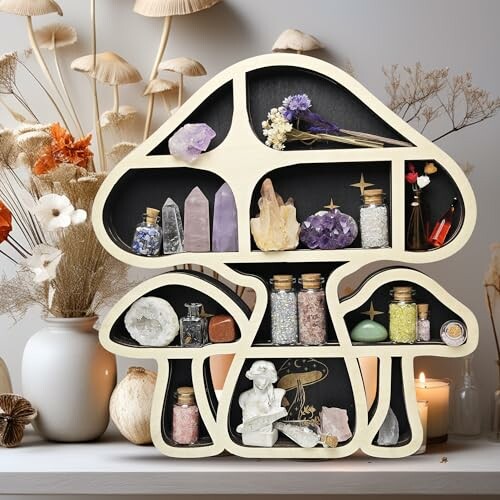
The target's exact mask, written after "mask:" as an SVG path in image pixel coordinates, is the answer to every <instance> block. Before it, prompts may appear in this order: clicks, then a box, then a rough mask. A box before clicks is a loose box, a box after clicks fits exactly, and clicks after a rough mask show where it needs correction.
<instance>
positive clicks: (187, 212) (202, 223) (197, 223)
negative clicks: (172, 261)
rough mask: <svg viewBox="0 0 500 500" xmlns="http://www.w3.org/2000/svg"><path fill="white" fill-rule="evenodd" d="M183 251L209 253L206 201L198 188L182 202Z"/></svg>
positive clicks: (208, 222) (208, 221) (208, 224)
mask: <svg viewBox="0 0 500 500" xmlns="http://www.w3.org/2000/svg"><path fill="white" fill-rule="evenodd" d="M184 251H185V252H210V219H209V208H208V200H207V197H206V196H205V195H204V194H203V192H202V191H201V189H200V188H199V187H198V186H196V187H195V188H194V189H193V190H192V191H191V192H190V193H189V196H188V197H187V198H186V201H185V202H184Z"/></svg>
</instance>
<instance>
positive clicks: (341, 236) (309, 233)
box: [300, 209, 358, 250]
mask: <svg viewBox="0 0 500 500" xmlns="http://www.w3.org/2000/svg"><path fill="white" fill-rule="evenodd" d="M357 235H358V226H357V224H356V221H355V220H354V219H353V218H352V217H351V216H350V215H348V214H344V213H343V212H341V211H340V210H338V209H334V210H328V211H325V210H322V211H320V212H317V213H315V214H313V215H310V216H309V217H308V218H307V219H306V220H305V221H304V222H303V223H302V225H301V228H300V241H302V243H304V245H306V246H307V248H310V249H315V248H319V249H321V250H335V249H337V248H345V247H348V246H349V245H351V244H352V242H353V241H354V240H355V239H356V236H357Z"/></svg>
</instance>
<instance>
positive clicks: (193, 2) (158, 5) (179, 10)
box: [134, 0, 221, 139]
mask: <svg viewBox="0 0 500 500" xmlns="http://www.w3.org/2000/svg"><path fill="white" fill-rule="evenodd" d="M220 1H221V0H135V4H134V12H136V13H137V14H140V15H141V16H146V17H160V18H163V29H162V33H161V38H160V44H159V46H158V51H157V53H156V57H155V60H154V63H153V67H152V68H151V74H150V76H149V81H151V80H153V79H154V78H156V77H157V76H158V65H159V64H160V61H161V60H162V57H163V54H164V53H165V47H166V46H167V41H168V37H169V34H170V27H171V24H172V18H173V17H174V16H184V15H187V14H194V13H195V12H198V11H200V10H204V9H208V8H210V7H212V6H214V5H216V4H218V3H219V2H220ZM154 98H155V94H154V93H150V94H148V111H147V115H146V124H145V126H144V139H147V137H148V136H149V130H150V128H151V119H152V117H153V106H154Z"/></svg>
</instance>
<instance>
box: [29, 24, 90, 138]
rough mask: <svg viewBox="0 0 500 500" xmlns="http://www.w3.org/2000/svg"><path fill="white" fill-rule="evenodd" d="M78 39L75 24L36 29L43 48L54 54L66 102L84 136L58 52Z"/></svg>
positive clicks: (39, 42)
mask: <svg viewBox="0 0 500 500" xmlns="http://www.w3.org/2000/svg"><path fill="white" fill-rule="evenodd" d="M77 39H78V36H77V33H76V30H75V28H73V26H69V25H67V24H62V23H52V24H47V25H46V26H43V27H42V28H40V29H38V30H36V31H35V40H36V41H37V43H38V46H39V47H40V48H41V49H46V50H50V51H51V52H52V54H53V55H54V66H55V68H56V73H57V77H58V78H59V83H60V85H61V89H62V91H63V94H64V98H65V104H66V107H67V108H68V110H69V112H70V113H71V117H72V119H73V121H74V122H75V125H76V126H77V128H78V132H79V133H80V135H81V136H84V135H85V133H84V131H83V127H82V125H81V123H80V120H79V119H78V114H77V113H76V110H75V106H74V105H73V102H72V101H71V97H70V95H69V92H68V89H67V87H66V83H65V81H64V76H63V72H62V71H61V66H60V64H59V58H58V54H57V49H58V48H62V47H67V46H69V45H73V44H75V43H76V41H77Z"/></svg>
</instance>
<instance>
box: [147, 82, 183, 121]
mask: <svg viewBox="0 0 500 500" xmlns="http://www.w3.org/2000/svg"><path fill="white" fill-rule="evenodd" d="M178 89H179V84H178V83H177V82H173V81H172V80H164V79H162V78H154V79H153V80H151V81H150V82H149V83H148V84H147V86H146V89H145V90H144V95H146V96H147V95H150V94H155V95H157V96H160V97H161V98H162V100H163V104H164V105H165V110H166V112H167V113H168V114H170V113H171V109H170V105H169V103H168V96H169V95H170V94H171V93H172V92H175V91H177V92H178Z"/></svg>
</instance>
